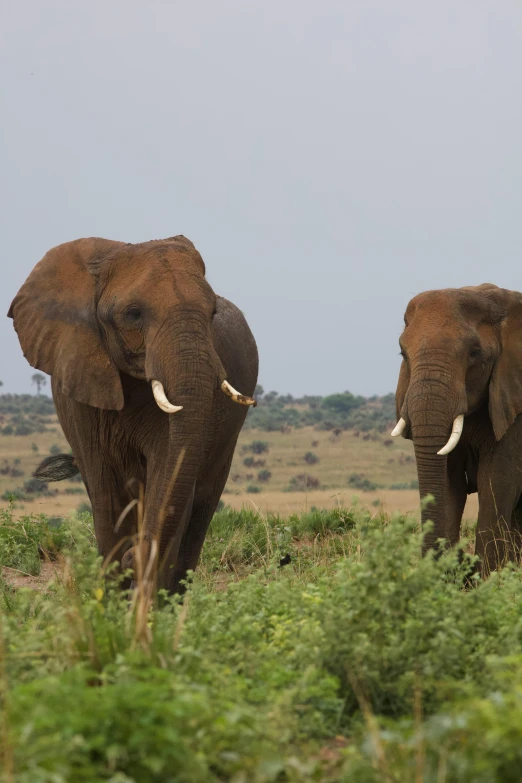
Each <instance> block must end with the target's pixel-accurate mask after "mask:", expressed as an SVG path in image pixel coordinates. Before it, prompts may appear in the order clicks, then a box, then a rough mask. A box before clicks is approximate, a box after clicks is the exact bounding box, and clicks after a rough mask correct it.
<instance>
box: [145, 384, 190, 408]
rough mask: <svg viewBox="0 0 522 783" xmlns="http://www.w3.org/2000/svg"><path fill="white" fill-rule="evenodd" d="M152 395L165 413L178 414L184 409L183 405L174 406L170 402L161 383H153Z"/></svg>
mask: <svg viewBox="0 0 522 783" xmlns="http://www.w3.org/2000/svg"><path fill="white" fill-rule="evenodd" d="M152 393H153V395H154V399H155V400H156V402H157V403H158V406H159V407H160V408H161V410H162V411H165V413H177V412H178V411H180V410H182V409H183V405H172V403H170V402H169V401H168V399H167V395H166V394H165V389H164V388H163V384H162V383H161V382H160V381H152Z"/></svg>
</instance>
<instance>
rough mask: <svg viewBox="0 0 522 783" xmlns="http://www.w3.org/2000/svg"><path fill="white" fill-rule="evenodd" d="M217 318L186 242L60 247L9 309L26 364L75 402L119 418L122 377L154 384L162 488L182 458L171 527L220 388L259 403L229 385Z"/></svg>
mask: <svg viewBox="0 0 522 783" xmlns="http://www.w3.org/2000/svg"><path fill="white" fill-rule="evenodd" d="M215 310H216V296H215V294H214V292H213V290H212V288H211V287H210V285H209V284H208V282H207V280H206V279H205V266H204V263H203V260H202V258H201V256H200V254H199V253H198V251H197V250H196V248H195V247H194V245H193V244H192V243H191V242H190V241H189V240H187V239H185V237H182V236H177V237H173V238H170V239H166V240H158V241H152V242H145V243H143V244H137V245H132V244H125V243H122V242H111V241H107V240H103V239H80V240H77V241H74V242H69V243H66V244H63V245H60V246H58V247H56V248H53V249H52V250H51V251H50V252H49V253H47V255H46V256H45V257H44V258H43V259H42V261H40V262H39V264H37V266H36V267H35V268H34V270H33V271H32V273H31V274H30V276H29V277H28V279H27V281H26V282H25V283H24V285H23V286H22V288H21V289H20V291H19V292H18V294H17V296H16V297H15V299H14V301H13V303H12V305H11V308H10V310H9V315H10V316H11V317H12V318H13V320H14V325H15V329H16V331H17V333H18V337H19V339H20V343H21V346H22V349H23V352H24V355H25V357H26V358H27V360H28V361H29V363H30V364H31V365H32V366H33V367H36V368H38V369H39V370H42V371H43V372H46V373H48V374H49V375H51V376H52V377H53V387H54V388H55V389H57V390H59V391H61V392H62V393H64V394H66V395H68V396H70V397H72V398H74V399H75V400H77V401H79V402H81V403H85V404H86V405H90V406H94V407H96V408H103V409H107V410H116V411H119V410H121V409H122V408H123V407H124V406H125V384H124V383H123V384H122V379H123V378H124V377H125V376H132V377H133V378H136V379H139V380H141V381H144V382H148V383H150V384H151V388H152V391H153V394H154V398H155V399H156V402H157V404H158V406H159V407H160V408H161V409H162V410H163V411H165V412H166V413H168V414H170V418H169V427H170V430H171V435H172V437H171V438H170V447H169V453H168V454H165V455H164V466H163V470H162V472H163V473H164V482H165V487H167V486H170V484H169V481H170V479H171V476H172V474H173V472H174V469H175V466H176V464H178V460H179V457H180V454H183V455H184V456H183V466H182V468H181V469H180V470H179V476H178V478H177V479H176V482H175V485H174V487H173V491H172V493H171V495H170V496H169V498H168V499H167V507H168V509H169V518H171V519H172V520H175V519H176V517H178V518H179V516H180V514H182V513H183V509H184V508H185V506H186V504H187V502H188V498H189V497H190V494H191V492H192V488H193V486H194V482H195V479H196V478H197V472H198V468H199V465H200V462H201V456H202V450H203V438H204V431H205V427H206V425H207V423H208V418H209V415H210V412H211V408H212V404H213V399H214V395H215V392H216V390H218V389H219V387H220V388H221V390H222V391H223V392H224V393H225V394H227V395H228V396H229V397H231V398H232V399H233V400H234V401H236V402H239V403H241V404H244V405H253V404H255V403H254V401H253V400H252V399H250V398H247V397H244V396H243V395H241V394H239V392H236V391H235V390H234V389H233V388H232V387H231V386H230V384H229V383H228V381H227V379H226V371H225V368H224V367H223V365H222V363H221V360H220V358H219V356H218V355H217V352H216V350H215V348H214V343H213V337H212V320H213V317H214V314H215ZM151 399H152V397H151ZM174 524H175V522H174V521H173V522H172V525H174ZM149 527H150V528H151V529H153V528H154V521H153V520H149ZM170 532H172V531H170ZM162 538H163V536H162ZM166 538H168V536H166ZM165 546H166V544H165ZM163 548H164V547H163Z"/></svg>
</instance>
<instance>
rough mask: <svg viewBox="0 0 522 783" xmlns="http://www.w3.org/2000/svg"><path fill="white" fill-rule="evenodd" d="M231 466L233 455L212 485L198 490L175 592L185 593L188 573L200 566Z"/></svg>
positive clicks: (184, 541) (183, 541) (176, 569)
mask: <svg viewBox="0 0 522 783" xmlns="http://www.w3.org/2000/svg"><path fill="white" fill-rule="evenodd" d="M231 464H232V455H231V456H230V458H229V459H228V460H227V463H226V464H225V466H224V467H223V470H222V471H221V473H220V474H219V477H218V478H217V479H216V481H215V482H214V483H213V484H212V485H210V486H206V487H204V488H202V489H201V488H200V489H198V490H196V496H195V498H194V506H193V509H192V515H191V517H190V521H189V523H188V525H187V528H186V530H185V535H184V536H183V539H182V541H181V546H180V550H179V554H178V560H177V563H176V568H175V571H174V577H173V583H172V584H173V592H176V593H182V592H183V591H184V588H183V585H181V582H182V581H183V580H184V579H185V578H186V576H187V571H194V570H195V568H196V566H197V564H198V561H199V556H200V554H201V549H202V547H203V543H204V541H205V536H206V535H207V530H208V526H209V525H210V522H211V521H212V517H213V516H214V512H215V510H216V508H217V505H218V503H219V499H220V497H221V495H222V493H223V490H224V488H225V484H226V483H227V478H228V474H229V472H230V466H231Z"/></svg>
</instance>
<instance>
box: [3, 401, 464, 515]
mask: <svg viewBox="0 0 522 783" xmlns="http://www.w3.org/2000/svg"><path fill="white" fill-rule="evenodd" d="M355 433H357V434H355ZM255 441H258V442H261V443H263V444H266V446H267V451H266V452H263V453H261V454H254V453H253V452H252V451H251V449H250V448H249V447H250V445H251V444H252V443H253V442H255ZM35 445H36V446H37V448H38V450H37V451H36V450H35V448H34V446H35ZM53 448H54V449H55V450H56V449H59V450H61V451H63V452H65V453H67V452H68V451H69V446H68V444H67V441H66V440H65V437H64V435H63V432H62V430H61V428H60V425H59V423H58V420H57V418H56V416H55V415H54V414H53V415H50V416H49V417H47V420H46V431H44V432H41V433H32V434H30V435H14V434H12V435H3V436H0V470H1V467H2V465H5V464H6V462H7V463H8V464H10V465H12V466H15V465H16V467H17V468H19V470H20V471H21V472H22V474H23V476H20V477H11V476H10V475H2V474H0V497H1V496H2V495H4V493H6V492H9V491H10V490H13V489H14V488H16V487H19V486H21V484H22V483H23V481H24V480H26V479H28V478H30V476H31V474H32V472H33V471H34V469H35V468H36V466H37V465H38V464H39V462H41V460H42V459H43V458H44V457H46V456H49V454H50V453H51V450H52V449H53ZM307 454H308V455H309V454H312V455H314V457H316V458H317V462H312V464H309V463H308V462H307V460H306V455H307ZM249 458H251V459H252V460H253V461H254V466H250V467H249V466H246V465H245V464H244V463H245V460H248V459H249ZM308 459H310V457H308ZM312 459H313V458H312ZM17 461H18V462H17ZM263 471H268V472H269V473H270V477H269V478H268V479H264V480H263ZM304 474H306V475H308V476H310V477H311V479H312V480H314V479H315V480H317V481H318V488H315V487H314V486H307V484H309V483H311V482H306V480H305V481H304V486H301V487H300V488H299V490H297V491H296V490H295V489H293V487H292V480H293V479H294V481H295V479H296V477H299V476H303V475H304ZM260 475H261V480H260V479H259V476H260ZM353 476H359V477H360V478H361V480H362V481H364V480H365V479H366V480H367V481H368V482H370V484H374V485H377V486H376V488H375V489H373V490H372V489H370V490H368V489H367V488H364V489H362V488H361V486H360V483H361V482H360V481H358V480H357V478H355V479H354V478H352V479H351V481H350V477H353ZM415 479H416V469H415V460H414V457H413V446H412V444H411V442H410V441H406V440H404V439H402V438H399V439H393V440H392V439H391V438H390V436H389V433H388V431H385V432H375V431H370V432H362V431H358V430H344V431H341V432H339V433H338V434H334V433H333V432H329V431H324V430H323V431H320V430H319V431H318V430H317V429H315V428H314V427H312V426H305V427H302V428H299V429H295V428H291V429H290V431H289V432H281V431H269V432H267V431H263V430H258V429H245V430H243V431H242V433H241V435H240V437H239V442H238V447H237V449H236V453H235V455H234V460H233V464H232V469H231V471H230V476H229V480H228V484H227V487H226V489H225V492H224V494H223V501H224V502H225V503H226V504H227V505H229V506H231V507H233V508H236V509H240V508H242V507H246V508H257V509H259V510H260V511H262V512H264V513H266V512H274V513H279V514H286V513H292V512H296V511H307V510H309V509H310V508H312V507H317V508H325V509H330V508H334V507H337V506H346V505H351V504H353V503H354V501H355V500H356V501H357V502H358V503H359V505H361V506H362V507H365V508H373V509H376V508H378V507H382V508H383V509H384V510H385V511H387V512H395V511H401V512H403V513H413V514H416V513H418V508H419V495H418V491H417V490H416V489H410V488H406V487H410V486H411V484H412V482H413V483H414V482H415ZM397 486H402V488H400V489H398V488H396V487H397ZM49 489H50V490H51V491H52V492H53V493H56V494H53V495H51V496H45V495H42V496H39V497H32V496H31V494H27V495H26V497H25V498H24V499H23V500H17V501H15V507H16V508H17V509H18V510H21V511H23V512H24V513H36V514H39V513H45V514H47V515H48V516H51V517H55V516H64V515H68V514H70V513H72V512H73V511H75V510H76V509H77V508H78V506H79V505H81V504H82V503H85V502H87V501H88V498H87V494H86V492H85V489H84V487H83V484H81V483H78V482H69V481H62V482H57V483H55V484H51V485H49ZM7 502H8V501H7V500H0V506H1V505H3V506H4V507H5V506H6V505H7ZM476 513H477V503H476V496H471V497H470V498H469V500H468V504H467V507H466V511H465V515H464V516H465V518H469V519H472V518H475V517H476Z"/></svg>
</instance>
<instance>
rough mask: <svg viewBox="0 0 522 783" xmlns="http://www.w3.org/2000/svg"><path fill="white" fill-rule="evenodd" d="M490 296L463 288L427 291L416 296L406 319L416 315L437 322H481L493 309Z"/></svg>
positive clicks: (409, 307) (409, 305)
mask: <svg viewBox="0 0 522 783" xmlns="http://www.w3.org/2000/svg"><path fill="white" fill-rule="evenodd" d="M491 304H492V303H491V301H490V300H489V297H485V296H483V295H482V296H481V295H477V294H475V293H473V292H471V291H466V290H463V289H462V288H446V289H441V290H438V291H425V292H423V293H422V294H418V295H417V296H416V297H414V298H413V299H412V300H411V301H410V303H409V304H408V307H407V309H406V316H405V317H406V321H409V320H412V319H413V318H414V317H421V318H422V319H423V320H424V319H429V320H430V321H434V322H435V323H440V324H442V323H448V322H458V321H466V322H468V323H472V322H475V321H477V322H479V321H480V320H481V319H483V318H484V317H485V316H486V315H487V314H488V313H489V312H490V310H491Z"/></svg>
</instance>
